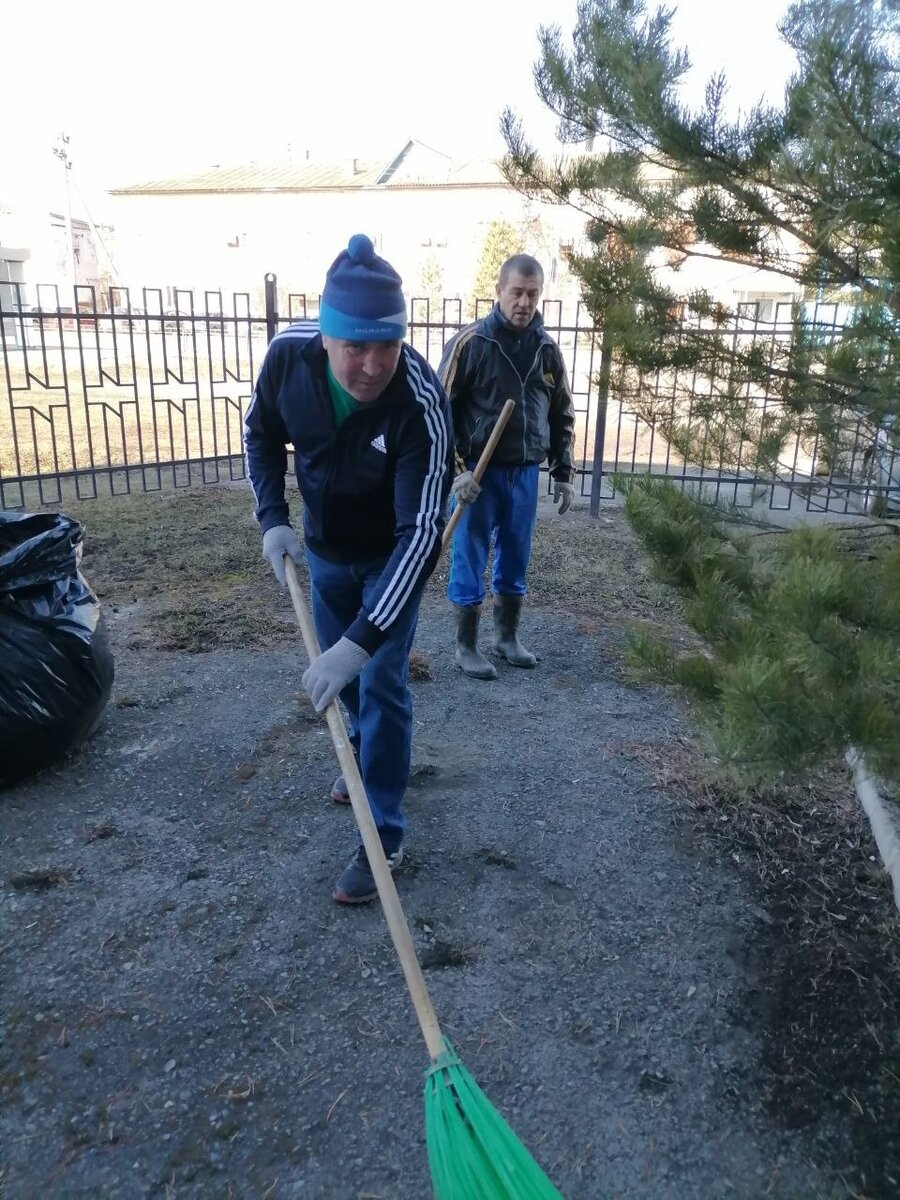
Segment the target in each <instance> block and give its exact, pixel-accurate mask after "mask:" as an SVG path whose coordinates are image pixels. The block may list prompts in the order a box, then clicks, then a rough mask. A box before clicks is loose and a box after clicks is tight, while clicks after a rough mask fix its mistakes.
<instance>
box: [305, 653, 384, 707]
mask: <svg viewBox="0 0 900 1200" xmlns="http://www.w3.org/2000/svg"><path fill="white" fill-rule="evenodd" d="M369 658H370V655H368V654H366V652H365V650H363V648H362V646H357V644H356V642H351V641H350V639H349V638H345V637H342V638H341V639H340V640H339V641H337V642H335V644H334V645H333V646H332V647H331V649H330V650H326V651H325V653H324V654H320V655H319V657H318V658H317V659H316V661H315V662H314V663H310V665H309V666H308V667H307V668H306V670H305V671H304V672H303V686H304V687H305V688H306V690H307V692H308V693H309V698H310V700H312V702H313V708H315V710H316V712H323V711H324V710H325V709H326V708H327V707H328V705H329V704H330V703H331V702H332V700H333V699H334V698H335V696H337V695H338V694H339V693H340V692H342V691H343V690H344V688H345V687H346V686H347V684H348V683H352V682H353V680H354V679H355V678H356V677H357V675H358V674H359V673H360V671H361V670H362V669H363V667H364V666H365V665H366V663H367V662H368V661H369Z"/></svg>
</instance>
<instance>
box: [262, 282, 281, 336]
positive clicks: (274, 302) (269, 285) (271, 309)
mask: <svg viewBox="0 0 900 1200" xmlns="http://www.w3.org/2000/svg"><path fill="white" fill-rule="evenodd" d="M277 282H278V276H277V275H275V274H273V272H272V271H269V273H268V274H267V275H266V280H265V283H266V342H271V340H272V338H273V337H274V336H275V334H276V333H277V332H278V289H277V287H276V286H275V285H276V283H277Z"/></svg>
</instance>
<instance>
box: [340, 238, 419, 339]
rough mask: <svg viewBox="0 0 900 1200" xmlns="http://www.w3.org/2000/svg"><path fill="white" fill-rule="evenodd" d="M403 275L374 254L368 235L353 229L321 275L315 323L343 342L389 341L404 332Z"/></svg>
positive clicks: (400, 336)
mask: <svg viewBox="0 0 900 1200" xmlns="http://www.w3.org/2000/svg"><path fill="white" fill-rule="evenodd" d="M402 283H403V280H402V279H401V278H400V276H399V275H398V274H397V272H396V271H395V270H394V268H393V267H392V266H391V264H390V263H387V262H385V261H384V259H383V258H379V257H378V255H377V254H376V253H375V247H374V246H373V245H372V242H371V239H370V238H367V237H366V235H365V234H364V233H355V234H354V235H353V237H352V238H351V239H350V241H349V242H348V243H347V249H346V250H343V251H341V253H340V254H339V255H338V256H337V258H336V259H335V260H334V262H333V263H332V264H331V266H330V267H329V268H328V274H327V275H326V276H325V289H324V291H323V292H322V301H321V304H320V305H319V329H320V330H321V332H322V333H324V334H326V335H327V336H328V337H335V338H343V339H344V340H345V341H348V342H392V341H394V340H395V339H396V338H402V337H403V335H404V334H405V333H406V301H405V300H404V299H403V292H402V290H401V285H402Z"/></svg>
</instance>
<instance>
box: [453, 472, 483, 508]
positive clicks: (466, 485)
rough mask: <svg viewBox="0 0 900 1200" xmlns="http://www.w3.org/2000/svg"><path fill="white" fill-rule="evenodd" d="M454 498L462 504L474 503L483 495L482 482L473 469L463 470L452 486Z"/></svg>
mask: <svg viewBox="0 0 900 1200" xmlns="http://www.w3.org/2000/svg"><path fill="white" fill-rule="evenodd" d="M450 491H451V492H452V494H453V499H454V500H455V501H456V503H457V504H459V505H460V506H462V505H464V504H474V503H475V501H476V500H477V499H478V497H479V496H480V495H481V484H480V483H479V482H478V480H477V479H476V478H475V476H474V475H473V474H472V472H471V471H461V472H460V473H459V475H457V476H456V478H455V479H454V480H453V483H452V485H451V487H450Z"/></svg>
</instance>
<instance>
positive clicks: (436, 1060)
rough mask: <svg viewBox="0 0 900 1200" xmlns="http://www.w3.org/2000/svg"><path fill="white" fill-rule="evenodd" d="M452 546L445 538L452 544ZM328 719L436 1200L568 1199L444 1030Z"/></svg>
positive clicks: (365, 804) (364, 804)
mask: <svg viewBox="0 0 900 1200" xmlns="http://www.w3.org/2000/svg"><path fill="white" fill-rule="evenodd" d="M512 407H513V404H512V401H507V406H506V407H505V409H504V419H503V424H505V423H506V420H508V418H509V414H510V412H511V411H512ZM500 432H502V425H501V423H500V422H499V421H498V423H497V426H496V427H495V429H494V432H493V434H492V437H491V441H489V443H488V445H487V446H486V447H485V451H484V454H482V456H481V458H480V459H479V462H478V466H477V467H476V468H475V470H474V471H473V474H474V475H475V476H476V479H478V478H480V476H481V474H483V473H484V466H485V465H486V463H487V460H488V459H489V458H490V455H491V453H492V452H493V449H494V447H495V446H496V443H497V440H499V435H500ZM479 467H480V468H481V471H479ZM461 512H462V509H461V508H457V509H456V511H455V512H454V514H453V516H454V517H457V520H458V519H459V517H458V516H457V514H461ZM451 521H452V518H451ZM455 524H456V522H455V521H453V525H454V526H455ZM448 526H450V522H448ZM450 532H451V533H452V527H451V528H450ZM448 540H449V539H447V538H446V537H445V539H444V544H445V545H446V543H447V541H448ZM284 566H285V571H286V574H287V582H288V589H289V590H290V593H291V600H292V602H293V605H294V612H295V613H296V616H297V623H298V625H299V626H300V632H301V634H302V636H303V644H304V646H305V647H306V653H307V656H308V658H309V660H310V662H312V661H313V660H314V659H316V658H318V656H319V653H320V651H319V639H318V637H317V636H316V630H315V626H314V625H313V622H312V616H311V614H310V611H309V606H308V604H307V602H306V597H305V595H304V593H303V587H302V585H301V583H300V576H299V574H298V571H297V567H296V565H295V564H294V561H293V559H291V558H289V557H285V560H284ZM325 718H326V720H327V722H328V730H329V732H330V734H331V740H332V742H333V743H334V749H335V752H336V754H337V757H338V762H339V763H340V767H341V772H342V773H343V776H344V780H345V782H346V784H347V791H348V792H349V794H350V803H351V805H352V806H353V815H354V816H355V817H356V823H357V825H358V826H359V831H360V834H361V835H362V841H363V846H364V847H365V850H366V854H367V856H368V859H369V866H370V867H371V868H372V874H373V876H374V877H375V884H376V887H377V888H378V896H379V899H380V900H381V907H382V909H383V911H384V918H385V921H386V922H387V926H388V930H389V931H390V935H391V938H392V940H393V943H394V948H395V950H396V951H397V956H398V958H399V959H400V966H401V967H402V968H403V975H404V977H405V979H406V986H407V988H408V989H409V994H410V998H411V1000H412V1004H413V1008H414V1009H415V1013H416V1017H417V1019H418V1022H419V1026H420V1027H421V1030H422V1036H423V1037H424V1039H425V1045H426V1046H427V1047H428V1053H429V1056H430V1058H431V1064H430V1066H429V1067H428V1069H427V1071H426V1072H425V1143H426V1147H427V1150H428V1166H429V1169H430V1171H431V1182H432V1186H433V1188H434V1194H435V1197H436V1200H562V1196H561V1194H560V1192H559V1191H557V1189H556V1188H555V1187H554V1185H553V1184H552V1183H551V1182H550V1180H549V1179H548V1178H547V1176H546V1175H545V1174H544V1172H543V1171H542V1170H541V1168H540V1167H539V1166H538V1164H537V1163H536V1162H535V1160H534V1159H533V1158H532V1156H531V1154H530V1153H529V1152H528V1150H527V1149H526V1148H525V1146H523V1144H522V1143H521V1142H520V1141H519V1139H518V1138H517V1137H516V1135H515V1133H513V1131H512V1129H511V1128H510V1127H509V1125H508V1124H507V1123H506V1121H505V1120H504V1119H503V1117H502V1116H501V1115H500V1113H499V1112H497V1110H496V1109H495V1108H494V1106H493V1105H492V1104H491V1102H490V1101H489V1100H488V1098H487V1096H485V1094H484V1092H483V1091H482V1090H481V1088H480V1087H479V1086H478V1084H477V1083H476V1082H475V1080H474V1079H473V1078H472V1076H471V1075H470V1074H469V1072H468V1071H467V1070H466V1068H465V1066H464V1065H463V1063H462V1062H461V1060H460V1058H459V1056H458V1054H457V1053H456V1051H455V1050H454V1049H453V1047H452V1046H451V1045H450V1043H449V1042H448V1041H447V1039H446V1038H445V1037H444V1035H443V1033H442V1032H441V1027H440V1025H439V1024H438V1019H437V1014H436V1013H435V1010H434V1005H433V1004H432V1001H431V996H430V995H429V993H428V988H427V986H426V984H425V977H424V975H423V974H422V968H421V966H420V965H419V960H418V958H417V957H416V950H415V946H414V944H413V940H412V935H411V933H410V931H409V925H408V923H407V921H406V917H405V916H404V913H403V908H402V907H401V904H400V897H399V896H398V895H397V888H396V886H395V884H394V880H393V877H392V875H391V872H390V869H389V868H388V865H387V861H386V860H385V856H384V850H383V849H382V845H381V839H380V837H379V836H378V830H377V828H376V826H375V821H374V819H373V817H372V812H371V809H370V808H369V800H368V797H367V796H366V790H365V787H364V785H363V781H362V778H361V776H360V773H359V768H358V767H357V765H356V759H355V757H354V755H353V750H352V748H351V746H350V738H349V737H348V735H347V727H346V725H345V724H344V718H343V717H342V716H341V712H340V709H339V708H338V706H337V703H336V702H335V701H332V703H331V704H329V705H328V707H327V708H326V709H325Z"/></svg>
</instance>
